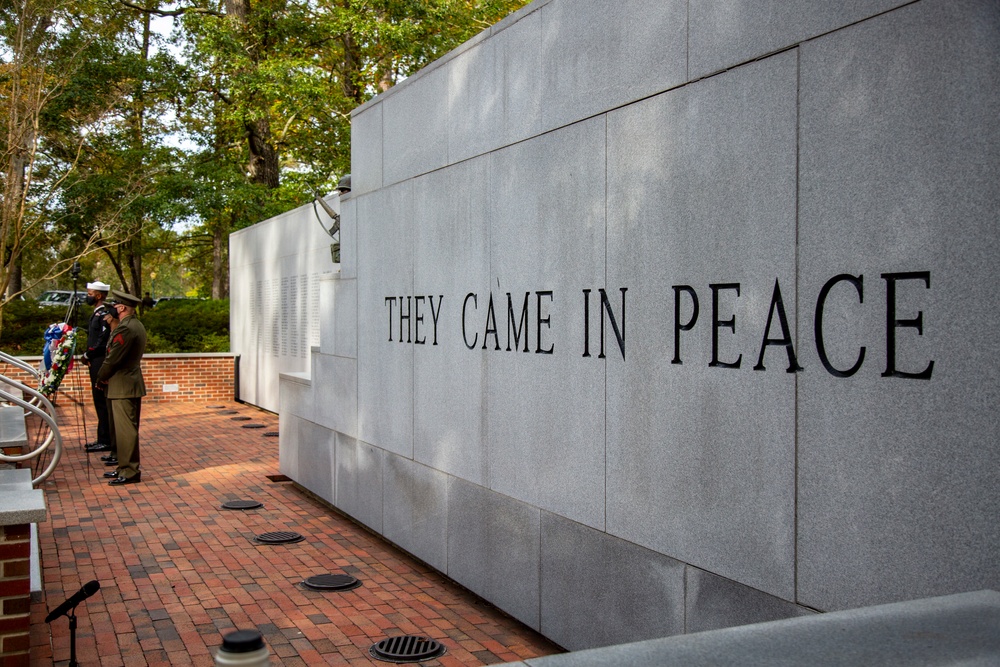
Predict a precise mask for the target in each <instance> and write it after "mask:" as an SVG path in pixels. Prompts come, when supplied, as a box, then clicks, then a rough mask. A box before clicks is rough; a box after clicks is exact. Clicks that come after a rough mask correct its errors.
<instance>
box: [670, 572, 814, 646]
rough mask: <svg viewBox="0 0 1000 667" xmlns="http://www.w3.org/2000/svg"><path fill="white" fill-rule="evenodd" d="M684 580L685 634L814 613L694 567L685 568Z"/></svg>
mask: <svg viewBox="0 0 1000 667" xmlns="http://www.w3.org/2000/svg"><path fill="white" fill-rule="evenodd" d="M685 577H686V580H685V585H686V594H685V596H684V599H685V610H686V611H685V620H686V624H685V632H689V633H690V632H705V631H707V630H718V629H720V628H730V627H733V626H737V625H749V624H750V623H765V622H767V621H777V620H781V619H784V618H794V617H796V616H808V615H810V614H813V613H815V612H814V611H812V610H809V609H806V608H804V607H800V606H798V605H795V604H792V603H791V602H788V601H787V600H782V599H781V598H776V597H774V596H773V595H768V594H767V593H762V592H761V591H758V590H757V589H755V588H750V587H749V586H744V585H743V584H739V583H736V582H735V581H732V580H730V579H726V578H725V577H720V576H718V575H715V574H712V573H711V572H705V571H704V570H699V569H698V568H696V567H690V566H688V567H687V569H686V571H685Z"/></svg>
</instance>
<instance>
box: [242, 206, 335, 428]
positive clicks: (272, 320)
mask: <svg viewBox="0 0 1000 667" xmlns="http://www.w3.org/2000/svg"><path fill="white" fill-rule="evenodd" d="M328 201H329V203H330V205H331V206H332V207H333V208H334V210H337V208H338V207H339V201H338V198H337V197H336V196H333V197H329V198H328ZM318 213H319V216H320V219H321V221H322V224H323V225H325V226H326V227H327V228H329V227H330V225H331V220H330V218H329V217H327V215H326V213H325V212H324V211H323V209H322V208H319V209H318ZM331 242H333V240H332V239H331V238H330V237H329V236H328V235H327V234H326V233H325V232H324V231H323V227H321V226H320V222H318V221H317V216H316V210H315V209H314V207H313V205H312V204H307V205H305V206H301V207H299V208H297V209H295V210H293V211H289V212H288V213H284V214H282V215H279V216H275V217H274V218H271V219H269V220H265V221H264V222H261V223H258V224H256V225H253V226H251V227H247V228H245V229H241V230H240V231H238V232H234V233H233V234H231V235H230V237H229V257H230V261H229V330H230V350H231V351H232V352H234V353H235V354H238V355H240V361H239V395H240V400H243V401H246V402H247V403H252V404H253V405H257V406H259V407H262V408H264V409H266V410H271V411H272V412H278V409H279V404H278V374H279V373H294V372H308V371H309V362H310V351H311V349H312V348H313V347H314V346H317V345H319V343H320V279H321V277H322V276H323V275H324V274H330V273H331V272H333V271H335V270H336V269H337V265H335V264H334V263H333V257H332V255H331V253H330V244H331Z"/></svg>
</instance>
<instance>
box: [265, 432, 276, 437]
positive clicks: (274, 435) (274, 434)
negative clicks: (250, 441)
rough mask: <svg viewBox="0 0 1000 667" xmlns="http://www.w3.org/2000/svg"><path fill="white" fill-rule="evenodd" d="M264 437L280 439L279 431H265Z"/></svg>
mask: <svg viewBox="0 0 1000 667" xmlns="http://www.w3.org/2000/svg"><path fill="white" fill-rule="evenodd" d="M264 437H265V438H277V437H278V432H277V431H264Z"/></svg>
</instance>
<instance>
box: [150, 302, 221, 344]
mask: <svg viewBox="0 0 1000 667" xmlns="http://www.w3.org/2000/svg"><path fill="white" fill-rule="evenodd" d="M141 319H142V323H143V324H144V325H145V326H146V333H147V335H148V338H147V341H146V352H151V353H152V352H228V351H229V299H218V300H212V301H210V300H201V299H170V300H168V301H161V302H160V303H158V304H156V306H155V307H154V308H152V309H150V310H147V311H146V313H145V314H144V315H142V317H141Z"/></svg>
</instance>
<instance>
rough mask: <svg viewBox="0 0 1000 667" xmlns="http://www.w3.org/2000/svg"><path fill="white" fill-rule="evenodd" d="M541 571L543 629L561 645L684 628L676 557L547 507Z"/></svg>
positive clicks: (595, 643) (638, 637) (668, 632)
mask: <svg viewBox="0 0 1000 667" xmlns="http://www.w3.org/2000/svg"><path fill="white" fill-rule="evenodd" d="M541 571H542V589H541V599H542V626H541V632H542V634H543V635H545V636H546V637H548V638H549V639H551V640H552V641H554V642H556V643H557V644H559V645H560V646H564V647H566V648H573V649H582V648H591V647H595V646H607V645H609V644H614V643H619V642H623V641H639V640H641V639H649V638H652V637H663V636H665V635H672V634H680V633H682V632H683V631H684V564H683V563H680V562H678V561H676V560H673V559H672V558H667V557H666V556H663V555H662V554H658V553H656V552H655V551H650V550H649V549H644V548H642V547H640V546H636V545H635V544H631V543H629V542H626V541H624V540H620V539H617V538H614V537H610V536H608V535H607V534H605V533H602V532H600V531H597V530H594V529H592V528H588V527H586V526H583V525H581V524H579V523H576V522H574V521H569V520H567V519H563V518H562V517H559V516H556V515H554V514H551V513H549V512H542V569H541ZM595 609H600V610H601V612H600V613H595V611H594V610H595Z"/></svg>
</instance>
